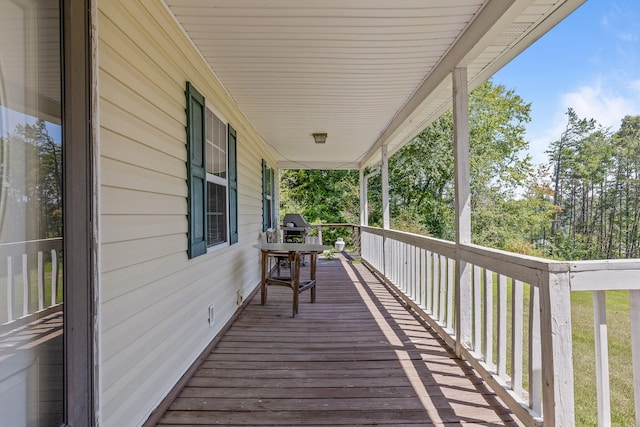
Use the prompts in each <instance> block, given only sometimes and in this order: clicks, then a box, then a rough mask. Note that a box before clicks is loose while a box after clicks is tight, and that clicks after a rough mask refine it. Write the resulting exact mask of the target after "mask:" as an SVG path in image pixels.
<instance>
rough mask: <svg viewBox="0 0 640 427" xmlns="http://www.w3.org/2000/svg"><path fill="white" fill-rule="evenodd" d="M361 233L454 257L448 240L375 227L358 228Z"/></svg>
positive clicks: (453, 246)
mask: <svg viewBox="0 0 640 427" xmlns="http://www.w3.org/2000/svg"><path fill="white" fill-rule="evenodd" d="M360 227H361V229H362V231H366V232H369V233H371V234H376V235H378V236H385V237H391V238H393V239H395V240H398V241H400V242H403V243H408V244H411V245H414V246H417V247H420V248H423V249H427V250H432V251H434V252H438V253H441V254H443V255H446V256H448V257H454V256H455V249H456V244H455V243H453V242H450V241H448V240H442V239H436V238H435V237H428V236H422V235H420V234H415V233H409V232H407V231H398V230H387V229H383V228H377V227H369V226H364V225H363V226H360Z"/></svg>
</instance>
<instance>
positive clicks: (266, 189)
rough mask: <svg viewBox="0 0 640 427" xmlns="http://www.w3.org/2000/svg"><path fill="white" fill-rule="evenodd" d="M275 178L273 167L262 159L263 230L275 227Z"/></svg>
mask: <svg viewBox="0 0 640 427" xmlns="http://www.w3.org/2000/svg"><path fill="white" fill-rule="evenodd" d="M274 180H275V176H274V173H273V168H270V167H268V166H267V162H266V161H264V160H262V231H267V230H268V229H269V228H273V227H274V223H273V222H274V218H275V205H274V200H275V197H274V189H275V186H274Z"/></svg>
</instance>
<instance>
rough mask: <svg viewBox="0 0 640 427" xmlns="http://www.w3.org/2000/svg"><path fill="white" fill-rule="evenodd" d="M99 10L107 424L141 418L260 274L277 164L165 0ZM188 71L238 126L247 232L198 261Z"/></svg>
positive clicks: (102, 4)
mask: <svg viewBox="0 0 640 427" xmlns="http://www.w3.org/2000/svg"><path fill="white" fill-rule="evenodd" d="M98 9H99V10H98V25H97V28H98V87H99V105H98V108H99V117H100V128H99V145H100V242H101V254H100V255H101V280H100V286H101V292H100V299H101V309H100V316H101V320H100V325H101V331H100V333H101V336H100V342H101V348H100V352H101V354H100V359H101V361H102V362H101V366H100V375H101V387H102V389H101V416H102V420H101V421H102V423H101V425H103V426H106V427H109V426H122V425H136V424H140V423H142V422H143V421H144V420H145V419H146V417H147V416H148V415H149V413H150V412H151V411H152V410H153V409H154V408H155V406H156V405H157V404H158V403H159V401H160V400H161V399H162V398H163V397H164V395H165V394H166V393H167V392H168V391H169V390H170V389H171V387H172V386H173V385H174V384H175V382H176V381H177V380H178V379H179V378H180V376H181V375H182V374H183V373H184V371H185V370H186V369H187V368H188V367H189V366H190V364H191V363H192V362H193V361H194V360H195V358H196V357H197V356H198V354H199V353H200V352H201V351H202V349H203V348H204V347H205V346H206V345H207V344H208V343H209V342H210V341H211V339H212V338H213V337H214V336H215V334H216V333H217V332H218V331H220V329H221V328H222V326H224V324H225V322H226V321H227V320H228V319H229V318H230V317H231V316H232V315H233V313H234V311H235V310H236V292H238V291H241V292H242V293H243V295H245V296H246V295H247V294H249V293H250V292H251V291H252V290H253V288H254V287H255V286H256V285H257V283H258V281H259V268H258V260H259V259H258V254H257V250H256V249H255V248H253V247H252V246H253V245H254V244H256V243H257V241H258V236H259V232H260V228H261V225H262V195H261V188H262V178H261V171H262V169H261V161H262V159H263V158H265V159H267V161H268V162H269V164H270V165H275V164H276V163H275V159H274V157H273V155H272V154H271V153H270V152H269V150H268V149H267V147H266V146H265V145H264V144H263V143H262V142H261V140H260V138H259V136H258V135H257V134H256V133H255V131H254V130H253V128H252V126H251V125H250V124H249V123H248V122H247V121H246V119H245V118H244V116H243V115H242V113H241V112H240V111H239V110H238V109H237V107H236V106H235V105H234V104H233V102H232V99H231V98H230V96H229V95H228V93H226V92H225V90H224V88H223V87H222V86H221V85H220V84H219V82H218V81H217V80H216V78H215V76H214V75H213V74H212V73H211V70H210V69H209V68H208V66H207V65H206V64H205V63H204V62H203V61H202V58H201V56H200V55H199V54H198V53H197V52H196V51H195V50H194V49H193V47H192V45H191V43H190V42H189V41H188V40H187V39H186V38H185V36H184V34H183V32H182V31H181V30H180V29H179V28H178V27H177V26H176V24H175V22H174V20H173V18H172V17H171V16H169V15H168V14H167V12H166V10H165V9H164V6H163V5H162V4H161V3H160V2H146V3H145V4H144V5H142V4H141V3H140V2H125V1H99V2H98ZM186 81H191V82H192V83H193V84H194V86H195V87H196V88H197V89H198V91H200V92H201V93H202V94H203V95H204V96H205V98H206V100H207V103H208V104H210V105H211V106H212V107H213V108H214V109H215V110H216V111H219V112H220V114H222V116H223V117H225V118H226V119H227V120H229V121H230V124H231V125H232V126H233V127H234V128H235V129H236V131H237V132H238V150H237V151H238V189H239V195H238V196H239V197H238V199H239V203H238V219H239V239H240V242H239V243H238V244H236V245H232V246H229V247H225V248H221V249H219V250H216V251H214V252H212V253H210V254H206V255H203V256H200V257H198V258H195V259H193V260H189V259H187V234H186V233H187V227H188V224H187V183H186V177H187V170H186V160H187V152H186V133H185V123H186V117H185V96H184V90H185V82H186ZM211 304H213V305H215V307H216V323H215V325H214V327H212V328H209V325H208V321H207V319H208V310H207V309H208V306H209V305H211ZM132 390H135V393H132ZM134 396H135V398H134Z"/></svg>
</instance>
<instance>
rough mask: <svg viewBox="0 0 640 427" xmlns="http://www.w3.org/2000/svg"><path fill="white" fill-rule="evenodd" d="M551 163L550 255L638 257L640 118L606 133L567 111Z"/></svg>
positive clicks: (636, 117)
mask: <svg viewBox="0 0 640 427" xmlns="http://www.w3.org/2000/svg"><path fill="white" fill-rule="evenodd" d="M548 153H549V158H550V161H551V162H552V164H553V166H554V180H553V190H554V198H553V202H554V205H556V206H557V212H556V214H555V215H554V221H553V224H552V227H551V229H550V233H551V235H552V237H551V240H550V255H553V256H556V257H560V258H565V259H585V258H588V259H597V258H607V259H608V258H636V257H639V256H640V230H639V229H640V213H639V212H640V116H635V117H631V116H627V117H625V118H624V119H623V120H622V123H621V126H620V129H619V130H618V131H617V132H615V133H611V132H610V131H609V130H608V129H603V128H602V127H601V126H598V125H597V123H596V122H595V121H593V120H587V119H581V118H579V117H578V116H577V114H576V113H575V112H574V111H573V110H571V109H569V110H568V112H567V127H566V129H565V131H564V132H563V133H562V135H561V137H560V139H559V140H558V141H555V142H554V143H553V144H552V145H551V147H550V149H549V151H548Z"/></svg>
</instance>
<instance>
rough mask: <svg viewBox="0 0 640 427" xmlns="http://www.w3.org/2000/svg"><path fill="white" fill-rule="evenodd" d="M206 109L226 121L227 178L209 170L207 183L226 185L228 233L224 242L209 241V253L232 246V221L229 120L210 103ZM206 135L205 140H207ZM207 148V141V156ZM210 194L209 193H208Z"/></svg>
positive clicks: (223, 121) (226, 229)
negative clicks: (230, 214)
mask: <svg viewBox="0 0 640 427" xmlns="http://www.w3.org/2000/svg"><path fill="white" fill-rule="evenodd" d="M205 109H208V110H209V111H210V112H211V113H212V114H213V115H214V116H215V117H216V118H217V119H218V120H220V121H221V122H222V123H224V126H225V130H226V131H225V133H224V136H225V176H226V178H220V177H219V176H217V175H214V174H212V173H209V172H208V171H207V172H206V173H207V183H209V182H211V183H213V184H217V185H224V188H225V204H224V207H225V220H226V227H225V231H226V235H225V241H224V242H220V243H216V244H214V245H211V246H209V242H208V241H207V253H211V252H215V251H217V250H220V249H222V248H226V247H228V246H231V243H230V240H231V230H230V227H231V223H230V220H229V122H227V121H226V120H225V119H224V116H222V115H221V114H219V113H218V111H217V110H216V109H214V108H211V107H210V106H209V105H207V104H206V103H205ZM206 139H207V138H206V135H205V141H206ZM206 149H207V144H206V143H205V153H204V155H205V158H206V156H207V153H206ZM207 194H208V193H207Z"/></svg>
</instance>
